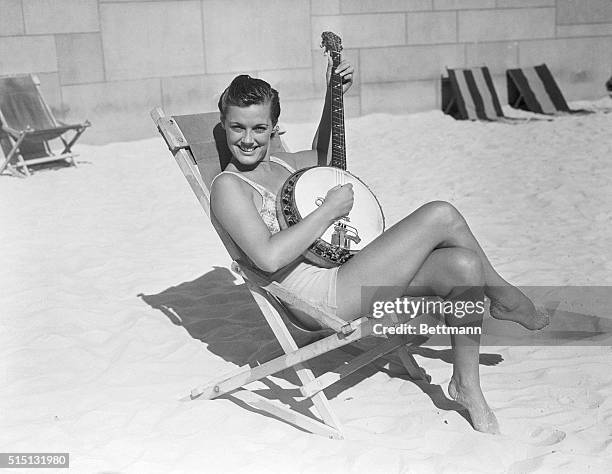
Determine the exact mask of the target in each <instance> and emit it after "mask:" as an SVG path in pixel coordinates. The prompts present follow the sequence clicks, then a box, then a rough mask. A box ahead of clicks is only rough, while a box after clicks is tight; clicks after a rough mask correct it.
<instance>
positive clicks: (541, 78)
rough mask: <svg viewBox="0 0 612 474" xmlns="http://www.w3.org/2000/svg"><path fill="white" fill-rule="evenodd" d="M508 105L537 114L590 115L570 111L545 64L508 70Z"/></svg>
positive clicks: (586, 111)
mask: <svg viewBox="0 0 612 474" xmlns="http://www.w3.org/2000/svg"><path fill="white" fill-rule="evenodd" d="M506 80H507V84H508V104H510V106H512V107H514V108H515V109H522V110H527V111H529V112H535V113H537V114H546V115H559V114H569V113H581V114H584V113H591V111H588V110H583V109H580V110H571V109H570V108H569V105H567V102H566V100H565V97H563V93H562V92H561V89H559V86H558V85H557V82H556V81H555V78H554V77H553V75H552V73H551V72H550V69H548V66H546V64H540V65H539V66H533V67H524V68H516V69H508V70H507V71H506Z"/></svg>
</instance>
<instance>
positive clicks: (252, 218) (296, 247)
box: [211, 175, 353, 272]
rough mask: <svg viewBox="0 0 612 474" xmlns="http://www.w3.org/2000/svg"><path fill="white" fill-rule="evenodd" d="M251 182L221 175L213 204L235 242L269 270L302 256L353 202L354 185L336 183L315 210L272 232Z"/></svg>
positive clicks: (213, 189)
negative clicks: (251, 189)
mask: <svg viewBox="0 0 612 474" xmlns="http://www.w3.org/2000/svg"><path fill="white" fill-rule="evenodd" d="M248 186H249V185H248V184H246V183H244V182H242V181H241V180H240V178H237V177H235V176H231V175H222V176H219V178H217V179H215V182H214V183H213V186H212V189H211V196H212V198H211V206H212V210H213V213H214V214H215V217H216V218H217V219H218V220H219V222H220V224H221V225H222V226H223V228H224V229H225V230H226V231H227V232H228V233H229V235H230V236H231V237H232V239H233V240H234V242H236V244H237V245H238V246H239V247H240V248H241V249H242V251H243V252H245V253H246V254H247V255H248V257H249V258H250V259H251V260H252V261H253V263H254V264H255V265H256V266H257V267H258V268H260V269H261V270H263V271H265V272H275V271H277V270H278V269H280V268H282V267H284V266H285V265H288V264H289V263H291V262H292V261H294V260H295V259H296V258H298V257H299V256H300V255H301V254H302V253H303V252H304V251H305V250H306V249H307V248H308V247H310V245H311V244H312V243H313V242H314V241H315V240H316V239H317V238H319V237H321V235H323V232H325V230H327V228H328V227H329V226H330V225H331V224H332V223H333V222H334V221H335V220H336V219H337V218H339V217H341V216H344V215H346V214H348V212H349V211H350V209H351V207H352V206H353V190H352V186H351V185H350V184H348V185H344V186H336V187H334V188H332V189H331V190H330V191H329V192H328V193H327V196H326V197H325V202H324V203H323V204H322V205H321V206H320V207H319V208H317V209H316V210H315V211H314V212H312V213H311V214H309V215H308V216H306V218H304V219H302V220H301V221H300V222H299V223H297V224H296V225H294V226H291V227H289V228H288V229H285V230H283V231H281V232H278V233H276V234H274V235H272V234H271V233H270V231H269V230H268V228H267V227H266V225H265V224H264V222H263V220H262V219H261V216H260V215H259V212H258V210H257V208H256V206H255V204H254V203H253V200H252V199H251V195H250V192H249V189H248Z"/></svg>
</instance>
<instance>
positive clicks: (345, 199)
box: [320, 183, 354, 221]
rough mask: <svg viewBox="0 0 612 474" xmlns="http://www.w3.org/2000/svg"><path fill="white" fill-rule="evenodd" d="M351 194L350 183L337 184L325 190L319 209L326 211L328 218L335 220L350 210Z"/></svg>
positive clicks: (352, 198) (351, 204)
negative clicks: (325, 193) (323, 199)
mask: <svg viewBox="0 0 612 474" xmlns="http://www.w3.org/2000/svg"><path fill="white" fill-rule="evenodd" d="M353 196H354V192H353V185H352V184H351V183H348V184H344V185H342V184H339V185H338V186H334V187H333V188H331V189H330V190H329V191H327V195H326V196H325V201H323V204H321V207H320V209H324V210H325V211H326V212H328V215H329V218H330V220H331V221H335V220H337V219H339V218H341V217H343V216H346V215H347V214H348V213H349V212H350V211H351V209H352V208H353V201H354V197H353Z"/></svg>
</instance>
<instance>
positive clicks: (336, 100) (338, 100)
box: [329, 50, 346, 170]
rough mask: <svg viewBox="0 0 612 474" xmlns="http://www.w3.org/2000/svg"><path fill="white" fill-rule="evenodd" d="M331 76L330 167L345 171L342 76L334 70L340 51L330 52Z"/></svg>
mask: <svg viewBox="0 0 612 474" xmlns="http://www.w3.org/2000/svg"><path fill="white" fill-rule="evenodd" d="M330 54H331V58H332V62H333V65H332V74H331V78H330V81H329V87H330V95H331V147H332V153H331V156H332V159H331V166H333V167H336V168H340V169H342V170H346V140H345V133H344V100H343V97H342V76H340V74H338V73H337V72H335V71H336V68H337V67H338V66H339V65H340V51H333V50H332V51H330Z"/></svg>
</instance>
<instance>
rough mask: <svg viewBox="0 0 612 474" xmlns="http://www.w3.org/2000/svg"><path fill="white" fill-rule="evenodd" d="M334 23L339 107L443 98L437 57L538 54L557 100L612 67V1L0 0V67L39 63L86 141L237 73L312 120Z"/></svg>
mask: <svg viewBox="0 0 612 474" xmlns="http://www.w3.org/2000/svg"><path fill="white" fill-rule="evenodd" d="M324 30H332V31H335V32H336V33H338V34H339V35H340V36H341V37H342V39H343V44H344V45H345V47H346V48H347V49H346V50H345V55H346V56H347V57H350V58H351V59H352V61H353V62H354V63H355V64H356V66H357V68H358V76H357V81H356V86H355V87H354V88H353V90H352V91H351V93H350V95H349V96H348V97H347V98H346V101H345V102H346V109H347V115H349V116H355V115H360V114H368V113H374V112H393V113H403V112H411V111H419V110H429V109H434V108H438V107H439V106H440V74H441V73H442V72H443V71H444V68H445V67H466V66H472V65H475V66H478V65H484V64H486V65H487V66H489V69H490V70H491V73H492V74H493V75H494V79H495V82H496V87H497V90H498V94H499V95H500V99H501V100H502V101H503V102H504V103H505V100H506V92H505V91H506V86H505V77H504V72H505V69H506V68H508V67H516V66H528V65H535V64H539V63H542V62H546V63H547V64H548V66H549V67H550V69H551V70H552V72H553V74H554V75H555V77H556V79H557V81H558V82H559V85H560V87H561V89H562V91H563V92H564V94H565V96H566V98H567V99H568V100H574V99H587V98H597V97H601V96H602V95H603V94H604V93H605V92H604V86H603V84H604V82H605V80H606V79H607V78H608V77H609V76H610V74H611V73H612V0H149V1H143V0H0V75H4V74H16V73H25V72H34V73H37V74H38V75H39V77H40V79H41V82H42V85H43V91H44V93H45V95H46V98H47V100H48V102H49V103H50V104H51V105H52V107H53V109H54V110H55V111H56V113H57V115H58V116H59V117H60V118H63V119H66V120H72V119H74V120H81V119H84V118H89V119H90V120H91V121H92V123H93V127H92V128H91V129H90V130H88V131H87V133H86V134H85V135H84V137H83V141H88V142H90V143H91V142H94V143H103V142H108V141H117V140H129V139H137V138H142V137H148V136H153V135H154V134H155V130H154V129H153V126H152V122H151V121H150V120H149V116H148V113H149V110H150V109H151V108H152V107H154V106H156V105H162V106H163V107H164V108H165V109H166V110H167V111H168V112H169V113H187V112H196V111H211V110H215V108H216V101H217V99H218V94H219V92H220V91H221V90H222V89H223V87H225V85H226V84H227V83H228V82H229V81H230V80H231V78H232V77H233V76H234V75H235V74H237V73H242V72H246V73H249V74H251V75H256V76H260V77H262V78H265V79H266V80H268V81H269V82H271V83H272V84H273V85H274V86H275V87H277V88H278V89H279V91H280V93H281V99H282V105H283V116H282V118H283V119H284V121H285V122H287V121H297V120H304V121H306V120H316V119H317V118H318V115H319V114H320V110H321V98H322V95H323V75H324V68H325V58H324V57H323V56H322V52H321V50H320V49H319V47H318V44H319V41H320V33H321V31H324Z"/></svg>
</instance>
